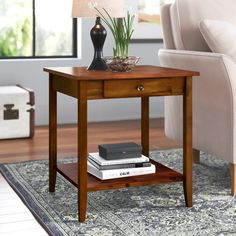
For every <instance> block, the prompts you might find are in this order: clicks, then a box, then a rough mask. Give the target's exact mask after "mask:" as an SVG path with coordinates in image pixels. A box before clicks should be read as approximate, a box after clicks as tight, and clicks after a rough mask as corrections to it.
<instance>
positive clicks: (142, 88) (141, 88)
mask: <svg viewBox="0 0 236 236" xmlns="http://www.w3.org/2000/svg"><path fill="white" fill-rule="evenodd" d="M137 90H138V91H139V92H142V91H144V86H143V85H142V84H140V85H139V86H138V87H137Z"/></svg>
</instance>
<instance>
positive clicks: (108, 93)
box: [44, 66, 199, 222]
mask: <svg viewBox="0 0 236 236" xmlns="http://www.w3.org/2000/svg"><path fill="white" fill-rule="evenodd" d="M44 71H46V72H48V73H49V191H50V192H54V191H55V184H56V174H57V172H59V173H61V174H62V175H63V176H64V177H65V178H66V179H67V180H69V181H70V182H71V183H72V184H74V185H75V186H76V187H77V188H78V212H79V213H78V217H79V221H80V222H84V221H85V219H86V208H87V192H89V191H98V190H106V189H116V188H125V187H130V186H141V185H149V184H160V183H171V182H177V181H182V182H183V188H184V197H185V203H186V206H187V207H191V206H192V76H198V75H199V73H198V72H193V71H186V70H176V69H169V68H161V67H157V66H137V67H136V68H135V69H134V70H133V71H131V72H122V73H114V72H109V71H88V70H86V68H85V67H60V68H44ZM57 92H60V93H63V94H66V95H69V96H72V97H74V98H77V99H78V162H77V163H72V164H57ZM173 95H183V174H181V173H178V172H176V171H175V170H172V169H170V168H168V167H166V166H164V165H162V164H160V163H157V162H154V161H152V163H153V164H155V165H156V173H155V174H149V175H140V176H134V177H125V178H118V179H112V180H100V179H97V178H96V177H94V176H92V175H90V174H88V173H87V156H88V152H87V103H88V100H90V99H109V98H131V97H140V98H141V144H142V148H143V149H142V153H143V154H144V155H146V156H149V97H152V96H173ZM173 119H174V117H173Z"/></svg>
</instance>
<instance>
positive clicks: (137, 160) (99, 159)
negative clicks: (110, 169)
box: [89, 152, 149, 166]
mask: <svg viewBox="0 0 236 236" xmlns="http://www.w3.org/2000/svg"><path fill="white" fill-rule="evenodd" d="M89 158H91V159H92V160H93V161H95V162H97V163H98V164H99V165H101V166H105V165H116V164H127V163H141V162H148V161H149V158H148V157H146V156H144V155H142V156H141V157H137V158H123V159H116V160H106V159H104V158H102V157H100V156H99V153H98V152H93V153H89Z"/></svg>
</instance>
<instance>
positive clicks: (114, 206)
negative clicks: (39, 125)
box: [0, 149, 236, 236]
mask: <svg viewBox="0 0 236 236" xmlns="http://www.w3.org/2000/svg"><path fill="white" fill-rule="evenodd" d="M151 157H152V158H153V159H155V160H158V161H159V162H161V163H164V164H166V165H168V166H170V167H172V168H175V169H177V170H179V171H181V166H182V151H180V150H176V149H175V150H169V151H159V152H152V153H151ZM71 160H72V159H70V160H68V159H67V160H63V161H64V162H68V161H71ZM47 170H48V162H47V161H32V162H25V163H19V164H7V165H1V166H0V171H1V172H2V174H3V175H4V176H5V178H6V179H7V181H8V182H9V183H10V184H11V186H12V187H13V188H14V189H15V191H16V192H17V193H18V194H19V196H20V197H21V198H22V199H23V201H24V202H25V204H26V205H27V206H28V208H29V209H30V210H31V211H32V212H33V214H34V215H35V217H36V218H37V219H38V220H39V221H40V222H41V224H42V225H43V226H44V228H45V229H46V230H47V231H48V232H49V234H51V235H56V236H59V235H70V236H72V235H86V236H112V235H115V236H121V235H127V236H138V235H139V236H140V235H146V236H157V235H161V236H165V235H168V236H170V235H178V236H180V235H201V236H202V235H204V236H206V235H211V236H212V235H236V198H235V197H232V196H230V176H229V169H228V164H227V163H226V162H224V161H221V160H218V159H216V158H214V157H212V156H210V155H206V154H201V164H199V165H195V164H194V176H193V193H194V196H193V199H194V206H193V207H192V208H187V207H185V203H184V196H183V187H182V183H174V184H165V185H152V186H145V187H132V188H126V189H120V190H109V191H99V192H91V193H89V197H88V207H87V220H86V223H79V222H78V221H77V193H76V188H75V187H74V186H73V185H71V184H70V183H69V182H68V181H66V180H65V179H64V178H63V177H62V176H60V175H59V174H58V177H57V186H56V192H55V193H49V192H48V171H47Z"/></svg>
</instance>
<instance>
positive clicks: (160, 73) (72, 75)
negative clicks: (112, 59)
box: [44, 65, 199, 80]
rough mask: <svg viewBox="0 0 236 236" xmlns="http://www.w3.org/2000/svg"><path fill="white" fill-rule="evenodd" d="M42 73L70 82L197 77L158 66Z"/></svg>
mask: <svg viewBox="0 0 236 236" xmlns="http://www.w3.org/2000/svg"><path fill="white" fill-rule="evenodd" d="M44 71H46V72H49V73H51V74H54V75H58V76H63V77H66V78H68V79H72V80H111V79H143V78H145V79H148V78H150V79H151V78H164V77H184V76H186V77H188V76H199V72H196V71H188V70H179V69H172V68H164V67H159V66H150V65H141V66H136V67H135V68H134V70H132V71H129V72H112V71H97V70H87V67H50V68H44Z"/></svg>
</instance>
